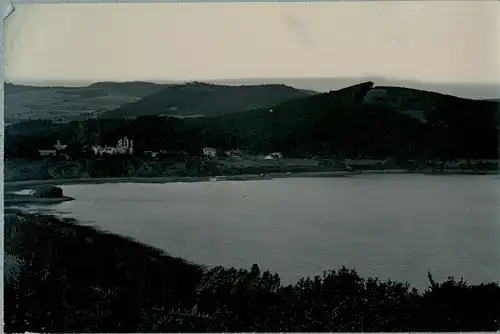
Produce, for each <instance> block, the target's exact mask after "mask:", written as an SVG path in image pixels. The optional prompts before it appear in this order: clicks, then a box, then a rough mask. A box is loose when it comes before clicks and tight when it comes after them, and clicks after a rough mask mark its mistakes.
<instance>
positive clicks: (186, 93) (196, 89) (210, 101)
mask: <svg viewBox="0 0 500 334" xmlns="http://www.w3.org/2000/svg"><path fill="white" fill-rule="evenodd" d="M312 94H314V92H311V91H304V90H298V89H295V88H293V87H289V86H285V85H255V86H225V85H214V84H207V83H198V82H194V83H188V84H179V85H168V86H167V87H165V88H164V89H162V90H160V91H158V92H156V93H154V94H152V95H149V96H147V97H146V98H144V99H142V100H140V101H137V102H132V103H128V104H126V105H123V106H121V107H119V108H116V109H114V110H108V111H105V112H102V113H100V114H99V118H118V117H138V116H146V115H171V116H176V115H180V116H189V115H203V116H216V115H222V114H227V113H235V112H242V111H247V110H252V109H256V108H265V107H271V106H273V105H276V104H278V103H281V102H284V101H286V100H290V99H293V98H298V97H306V96H310V95H312Z"/></svg>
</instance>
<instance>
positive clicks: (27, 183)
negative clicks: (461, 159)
mask: <svg viewBox="0 0 500 334" xmlns="http://www.w3.org/2000/svg"><path fill="white" fill-rule="evenodd" d="M381 174H384V175H387V174H389V175H403V174H413V175H415V174H419V175H427V176H433V175H477V176H478V175H490V176H491V175H498V174H499V171H480V172H475V171H461V170H452V171H450V170H448V171H434V172H433V171H431V170H422V171H412V172H410V171H408V170H403V169H386V170H363V171H352V172H349V171H324V172H323V171H322V172H299V173H292V174H288V173H268V174H266V175H257V174H245V175H227V176H224V175H220V176H215V177H210V176H197V177H193V176H154V177H143V176H137V177H128V176H127V177H107V178H68V179H63V178H61V179H47V180H23V181H8V182H5V183H4V190H9V191H12V190H19V189H26V188H28V187H35V186H41V185H73V184H103V183H172V182H207V181H212V180H213V179H215V180H216V181H252V180H272V179H279V178H301V177H346V176H347V177H349V176H358V175H381ZM19 196H26V195H14V197H16V198H18V197H19ZM5 199H6V198H5Z"/></svg>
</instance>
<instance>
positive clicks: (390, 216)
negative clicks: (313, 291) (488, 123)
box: [53, 175, 500, 288]
mask: <svg viewBox="0 0 500 334" xmlns="http://www.w3.org/2000/svg"><path fill="white" fill-rule="evenodd" d="M499 186H500V179H499V178H498V177H494V176H492V177H490V176H424V175H378V176H376V175H374V176H368V175H367V176H359V177H349V178H291V179H276V180H266V181H234V182H233V181H224V182H200V183H167V184H137V183H135V184H134V183H129V184H126V183H124V184H95V185H72V186H63V189H64V193H65V195H67V196H71V197H74V198H75V199H76V201H72V202H65V203H61V204H58V205H55V206H54V207H53V208H54V209H55V210H56V211H58V212H60V213H61V214H64V215H69V216H71V217H74V218H77V219H80V220H83V221H86V222H92V223H94V224H96V225H97V226H99V227H100V228H102V229H105V230H108V231H111V232H115V233H118V234H122V235H125V236H130V237H134V238H135V239H137V240H139V241H141V242H144V243H147V244H149V245H152V246H155V247H158V248H161V249H163V250H165V251H167V252H168V253H170V254H172V255H174V256H180V257H183V258H185V259H187V260H190V261H193V262H196V263H200V264H209V265H219V264H220V265H225V266H235V267H247V268H248V267H249V266H251V265H252V264H253V263H258V264H259V265H260V266H261V268H264V269H270V270H271V271H275V272H279V273H280V275H281V276H282V279H283V281H284V282H285V283H293V282H295V281H297V280H298V279H299V278H301V277H303V276H311V275H315V274H321V273H322V272H323V271H324V270H328V269H338V268H339V267H340V266H342V265H345V266H347V267H350V268H355V269H356V270H357V271H358V272H359V273H360V274H361V275H363V276H365V277H366V276H377V277H380V278H382V279H386V278H391V279H394V280H404V281H409V282H411V283H413V284H414V285H415V286H417V287H419V288H422V287H426V286H427V285H428V281H427V272H428V271H430V272H432V273H433V275H434V276H435V278H437V279H445V278H446V277H448V276H455V277H457V278H460V277H463V278H464V279H465V280H467V281H469V282H471V283H479V282H483V281H492V280H495V281H500V222H499V217H500V205H499V203H500V202H499V200H500V187H499Z"/></svg>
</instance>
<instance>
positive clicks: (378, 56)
mask: <svg viewBox="0 0 500 334" xmlns="http://www.w3.org/2000/svg"><path fill="white" fill-rule="evenodd" d="M15 7H16V9H15V11H14V13H13V14H11V16H10V17H9V18H8V19H7V21H6V24H5V26H4V27H5V35H4V39H5V44H4V47H5V49H4V50H5V79H6V81H9V82H15V83H24V84H30V83H31V84H37V83H38V84H40V83H44V84H50V83H53V82H58V83H60V82H96V81H134V80H144V81H177V80H181V81H186V80H199V81H203V80H218V79H226V80H227V79H232V80H239V79H259V78H268V79H269V78H272V79H279V78H358V77H384V78H390V79H394V80H413V81H420V82H428V83H465V84H500V61H499V59H500V42H499V40H500V3H498V2H495V1H478V0H475V1H470V2H468V1H442V2H440V1H426V2H423V1H422V2H419V1H410V2H406V1H405V2H403V1H400V2H376V3H375V2H358V3H354V2H330V3H325V2H318V3H276V2H274V3H212V4H203V3H184V4H173V3H170V4H29V5H16V6H15Z"/></svg>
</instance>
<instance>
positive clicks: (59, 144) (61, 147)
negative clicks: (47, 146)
mask: <svg viewBox="0 0 500 334" xmlns="http://www.w3.org/2000/svg"><path fill="white" fill-rule="evenodd" d="M54 147H55V149H56V150H57V151H61V150H64V149H65V148H66V147H68V145H61V142H60V141H59V140H58V141H57V143H56V144H55V145H54Z"/></svg>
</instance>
